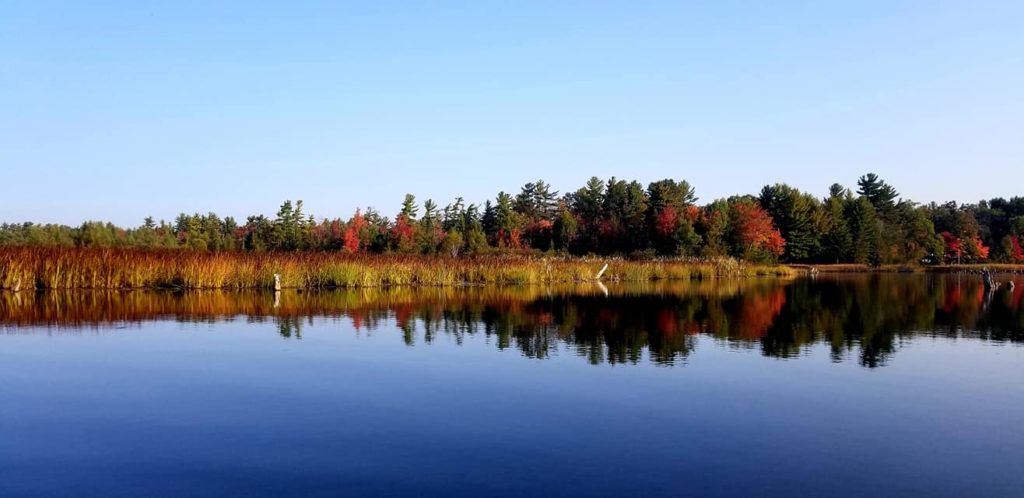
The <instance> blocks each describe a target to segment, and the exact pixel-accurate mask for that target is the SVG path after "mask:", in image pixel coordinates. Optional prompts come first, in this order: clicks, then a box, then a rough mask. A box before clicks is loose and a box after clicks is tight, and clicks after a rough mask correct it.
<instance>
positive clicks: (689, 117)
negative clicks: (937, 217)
mask: <svg viewBox="0 0 1024 498" xmlns="http://www.w3.org/2000/svg"><path fill="white" fill-rule="evenodd" d="M1021 19H1024V2H1020V1H1006V2H985V1H979V2H974V1H972V2H966V1H960V2H943V1H922V2H899V1H879V2H869V1H857V2H846V3H845V4H844V3H841V2H812V1H807V2H726V1H715V2H705V3H697V2H682V1H674V2H598V1H585V2H568V1H565V2H550V1H541V2H526V1H515V2H484V1H466V2H425V1H423V2H413V1H408V2H394V3H391V2H383V1H374V2H363V3H348V2H322V3H318V2H276V3H261V2H255V1H245V2H226V3H225V2H206V1H196V2H188V1H176V2H99V1H96V2H71V3H61V2H46V1H38V2H36V1H24V2H10V1H8V2H0V168H2V172H0V173H2V175H0V182H2V184H4V187H3V188H2V192H3V194H2V195H3V201H2V202H0V221H22V220H33V221H38V222H61V223H73V224H77V223H79V222H81V221H83V220H85V219H103V220H111V221H114V222H117V223H121V224H129V225H135V224H138V223H140V222H141V220H142V218H143V217H145V216H147V215H152V216H155V217H156V218H158V219H160V218H165V219H172V218H173V217H174V215H175V214H176V213H178V212H181V211H186V212H197V211H198V212H207V211H215V212H217V213H218V214H221V215H232V216H236V217H239V218H242V217H244V216H245V215H246V214H251V213H265V214H273V213H274V212H275V211H276V209H277V207H278V205H279V204H280V202H281V201H282V200H284V199H286V198H290V199H303V200H304V201H305V204H306V210H307V212H312V213H314V214H316V215H318V216H319V217H322V216H330V217H334V216H343V217H347V216H348V215H350V214H351V212H352V211H354V210H355V208H356V207H358V206H375V207H377V208H378V209H380V210H382V211H383V212H385V214H392V213H393V212H394V211H395V210H397V208H398V206H399V204H400V202H401V200H402V196H403V195H404V194H405V193H406V192H411V193H414V194H416V196H417V197H418V198H419V199H421V200H423V199H427V198H433V199H435V200H436V201H437V202H438V203H439V204H440V205H442V206H443V205H444V204H446V203H447V202H449V201H450V200H451V199H452V198H454V197H455V196H457V195H463V196H464V197H466V199H467V201H469V202H483V201H484V200H485V199H487V198H492V197H493V196H494V194H495V193H496V192H497V191H499V190H506V191H515V190H518V188H519V187H520V186H521V185H522V184H523V183H525V182H527V181H531V180H535V179H537V178H543V179H545V180H547V181H548V182H549V183H552V184H553V185H554V186H555V188H556V189H558V190H561V191H566V190H574V189H576V188H578V187H579V186H580V185H582V184H583V183H584V182H585V181H586V180H587V179H588V178H589V177H591V176H594V175H596V176H599V177H602V178H607V177H610V176H613V175H614V176H618V177H620V178H626V179H637V180H640V181H642V182H644V183H647V182H650V181H653V180H657V179H661V178H675V179H686V180H688V181H689V182H690V183H691V184H693V185H694V186H695V187H696V188H697V193H698V196H699V197H700V198H701V201H710V200H713V199H714V198H717V197H723V196H727V195H730V194H733V193H755V192H756V191H757V190H759V189H760V187H761V186H763V185H764V184H766V183H773V182H776V181H782V182H786V183H789V184H791V185H794V186H796V187H799V188H801V189H805V190H808V191H810V192H812V193H815V194H817V195H819V196H823V195H825V193H826V192H827V189H828V186H829V185H830V184H832V183H834V182H840V183H843V184H845V185H853V184H854V183H855V181H856V179H857V177H858V176H859V175H861V174H863V173H865V172H868V171H874V172H877V173H878V174H880V175H881V176H882V177H883V178H885V179H886V180H888V181H889V182H890V183H892V184H894V185H895V186H896V187H897V188H898V189H899V190H900V192H901V193H903V194H904V195H905V196H906V197H910V198H912V199H915V200H919V201H933V200H934V201H943V200H948V199H956V200H959V201H970V202H973V201H977V200H979V199H981V198H988V197H994V196H1011V195H1024V159H1022V158H1024V138H1022V133H1021V130H1022V129H1024V119H1022V118H1024V30H1022V29H1021Z"/></svg>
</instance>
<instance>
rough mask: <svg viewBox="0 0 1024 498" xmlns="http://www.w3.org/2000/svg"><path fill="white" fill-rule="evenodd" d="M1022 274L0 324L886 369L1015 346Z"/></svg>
mask: <svg viewBox="0 0 1024 498" xmlns="http://www.w3.org/2000/svg"><path fill="white" fill-rule="evenodd" d="M1022 301H1024V282H1021V281H1018V282H1017V283H1016V285H1015V286H1014V287H1012V288H1011V287H1010V286H1008V285H1007V286H1004V287H1002V288H1000V289H999V290H997V291H995V292H987V291H986V290H985V288H984V286H983V285H982V282H981V280H980V279H979V278H977V276H970V275H963V276H957V275H867V276H865V275H860V276H849V277H821V278H818V279H798V280H780V279H746V280H731V281H694V282H668V283H648V284H642V285H634V284H630V285H624V284H609V285H607V287H603V286H597V285H592V284H588V285H575V286H561V287H544V286H528V287H493V286H492V287H466V288H451V287H444V288H390V289H363V290H358V291H331V292H297V291H285V292H281V293H280V294H276V295H275V294H271V293H266V292H212V291H204V292H186V293H172V292H162V291H120V292H118V291H77V292H75V291H66V292H42V293H25V292H22V293H17V294H14V293H10V292H6V293H2V294H0V324H2V325H3V326H4V328H5V330H6V331H8V332H12V331H13V332H18V331H22V332H24V331H28V330H39V329H38V328H34V329H25V328H23V327H40V326H42V327H45V328H47V329H49V330H54V329H56V330H80V329H82V328H84V327H100V326H108V325H111V324H123V323H139V322H144V321H150V320H165V319H174V320H179V321H187V322H210V323H213V322H217V321H224V320H248V321H252V322H263V321H267V320H271V321H273V322H274V323H275V324H276V325H277V327H278V331H279V333H280V334H281V336H282V337H284V338H288V339H301V337H302V329H303V325H304V323H312V320H313V318H314V317H328V318H330V319H335V320H345V321H349V322H350V323H351V325H352V326H353V327H354V328H355V329H356V330H357V331H364V330H365V331H376V330H391V329H395V328H397V329H398V330H399V331H400V332H401V337H402V340H403V341H404V342H405V343H406V344H408V345H416V344H417V343H424V344H429V343H431V342H433V341H434V340H436V339H437V338H438V337H440V336H444V337H447V338H451V339H453V340H454V341H455V342H457V343H461V342H462V341H463V340H464V339H465V338H466V337H467V336H471V335H476V334H484V335H486V336H487V337H490V338H493V343H494V344H495V345H496V346H497V347H498V348H501V349H509V348H515V349H517V350H519V351H521V352H522V354H524V355H525V356H527V357H530V358H539V359H540V358H547V357H549V356H550V355H552V354H556V353H558V352H560V351H564V352H567V353H571V354H576V355H579V356H581V357H583V358H585V359H586V360H587V361H589V362H591V363H594V364H600V363H611V364H621V363H625V364H632V363H638V362H641V361H645V358H649V361H652V362H654V363H656V364H663V365H672V364H678V363H680V362H683V361H685V359H686V358H687V357H688V356H689V355H690V354H693V352H694V349H695V347H696V345H697V341H696V336H697V335H698V334H704V335H708V336H711V337H714V338H716V339H718V340H720V341H722V342H724V343H727V344H729V345H731V346H734V347H743V348H756V349H759V350H760V351H761V352H762V353H763V354H764V355H766V356H770V357H778V358H792V357H797V356H799V355H800V354H801V353H802V352H803V351H804V350H805V349H806V348H807V347H809V346H811V345H814V344H828V345H829V347H830V348H831V351H832V356H833V358H834V360H835V361H842V360H844V359H846V358H851V357H852V358H856V359H857V361H859V363H860V364H862V365H864V366H866V367H877V366H881V365H884V364H886V362H887V361H888V360H889V359H890V357H891V356H892V355H893V354H894V353H895V352H896V350H897V349H898V345H899V343H900V341H901V340H903V339H907V338H912V337H915V336H935V337H950V338H967V339H975V340H988V341H1007V342H1021V341H1024V332H1022V331H1024V313H1022Z"/></svg>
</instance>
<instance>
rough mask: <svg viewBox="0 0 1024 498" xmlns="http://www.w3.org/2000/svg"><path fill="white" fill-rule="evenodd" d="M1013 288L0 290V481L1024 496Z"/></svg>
mask: <svg viewBox="0 0 1024 498" xmlns="http://www.w3.org/2000/svg"><path fill="white" fill-rule="evenodd" d="M1004 279H1005V277H1004ZM1022 308H1024V281H1020V280H1018V283H1017V286H1016V288H1015V290H1014V291H1012V292H1011V291H1010V290H1008V289H1006V288H1004V289H1000V290H999V291H997V292H995V293H994V294H992V295H988V294H986V293H985V291H984V290H983V289H982V288H981V285H980V279H979V278H978V277H977V276H960V277H956V276H946V277H939V276H923V275H915V276H861V277H843V278H820V279H818V280H796V281H779V280H746V281H741V282H717V283H708V282H705V283H696V282H695V283H674V284H667V285H643V286H626V285H609V286H607V287H606V288H602V287H600V286H597V285H586V286H575V287H553V288H546V287H527V288H469V289H418V290H413V289H394V290H387V291H385V290H375V291H365V292H323V293H297V292H294V291H292V292H284V293H281V294H280V295H277V296H275V295H273V294H268V293H215V292H207V293H185V294H173V293H161V292H84V291H83V292H76V293H44V294H27V293H21V294H17V295H14V294H11V293H0V495H2V496H21V495H76V496H100V495H102V496H140V495H166V496H224V495H264V496H280V495H284V494H295V495H303V496H310V495H328V496H338V495H347V496H524V495H525V496H753V495H757V496H793V495H813V496H1022V494H1024V491H1022V490H1024V473H1022V472H1020V465H1021V462H1022V461H1024V423H1022V422H1024V379H1022V374H1024V347H1022V346H1024V310H1022Z"/></svg>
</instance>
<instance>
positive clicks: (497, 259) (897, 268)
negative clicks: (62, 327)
mask: <svg viewBox="0 0 1024 498" xmlns="http://www.w3.org/2000/svg"><path fill="white" fill-rule="evenodd" d="M605 265H607V269H604V267H605ZM982 268H988V269H989V270H991V271H992V272H993V273H999V274H1024V265H1006V264H990V265H979V264H971V265H936V266H913V265H883V266H879V267H871V266H868V265H856V264H830V265H810V264H756V263H750V262H746V261H741V260H737V259H732V258H709V259H696V258H691V259H656V260H627V259H623V258H615V257H611V258H599V257H565V256H550V255H548V256H540V255H487V256H464V257H449V256H410V255H394V254H384V255H366V254H356V255H350V254H343V253H334V252H331V253H329V252H288V253H271V252H267V253H237V252H198V251H180V250H139V249H93V248H43V249H41V248H26V247H2V248H0V289H4V290H6V291H15V292H17V291H27V290H48V289H170V290H190V289H239V290H241V289H358V288H383V287H401V286H419V287H467V286H480V285H531V284H563V283H565V284H571V283H586V282H601V281H603V282H654V281H673V280H679V281H682V280H713V279H731V278H752V277H772V278H793V277H799V276H806V275H814V274H841V273H980V272H981V269H982ZM278 277H279V278H278ZM278 282H279V283H278Z"/></svg>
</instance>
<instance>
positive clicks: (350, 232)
mask: <svg viewBox="0 0 1024 498" xmlns="http://www.w3.org/2000/svg"><path fill="white" fill-rule="evenodd" d="M365 228H366V218H364V217H363V213H362V212H361V211H360V210H358V209H357V210H356V214H354V215H353V216H352V219H351V220H349V222H348V226H346V227H345V234H344V235H343V236H342V245H343V247H344V248H345V252H347V253H349V254H356V253H358V252H359V250H360V249H361V246H362V243H361V242H362V239H361V236H360V235H361V234H362V232H363V230H364V229H365Z"/></svg>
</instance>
